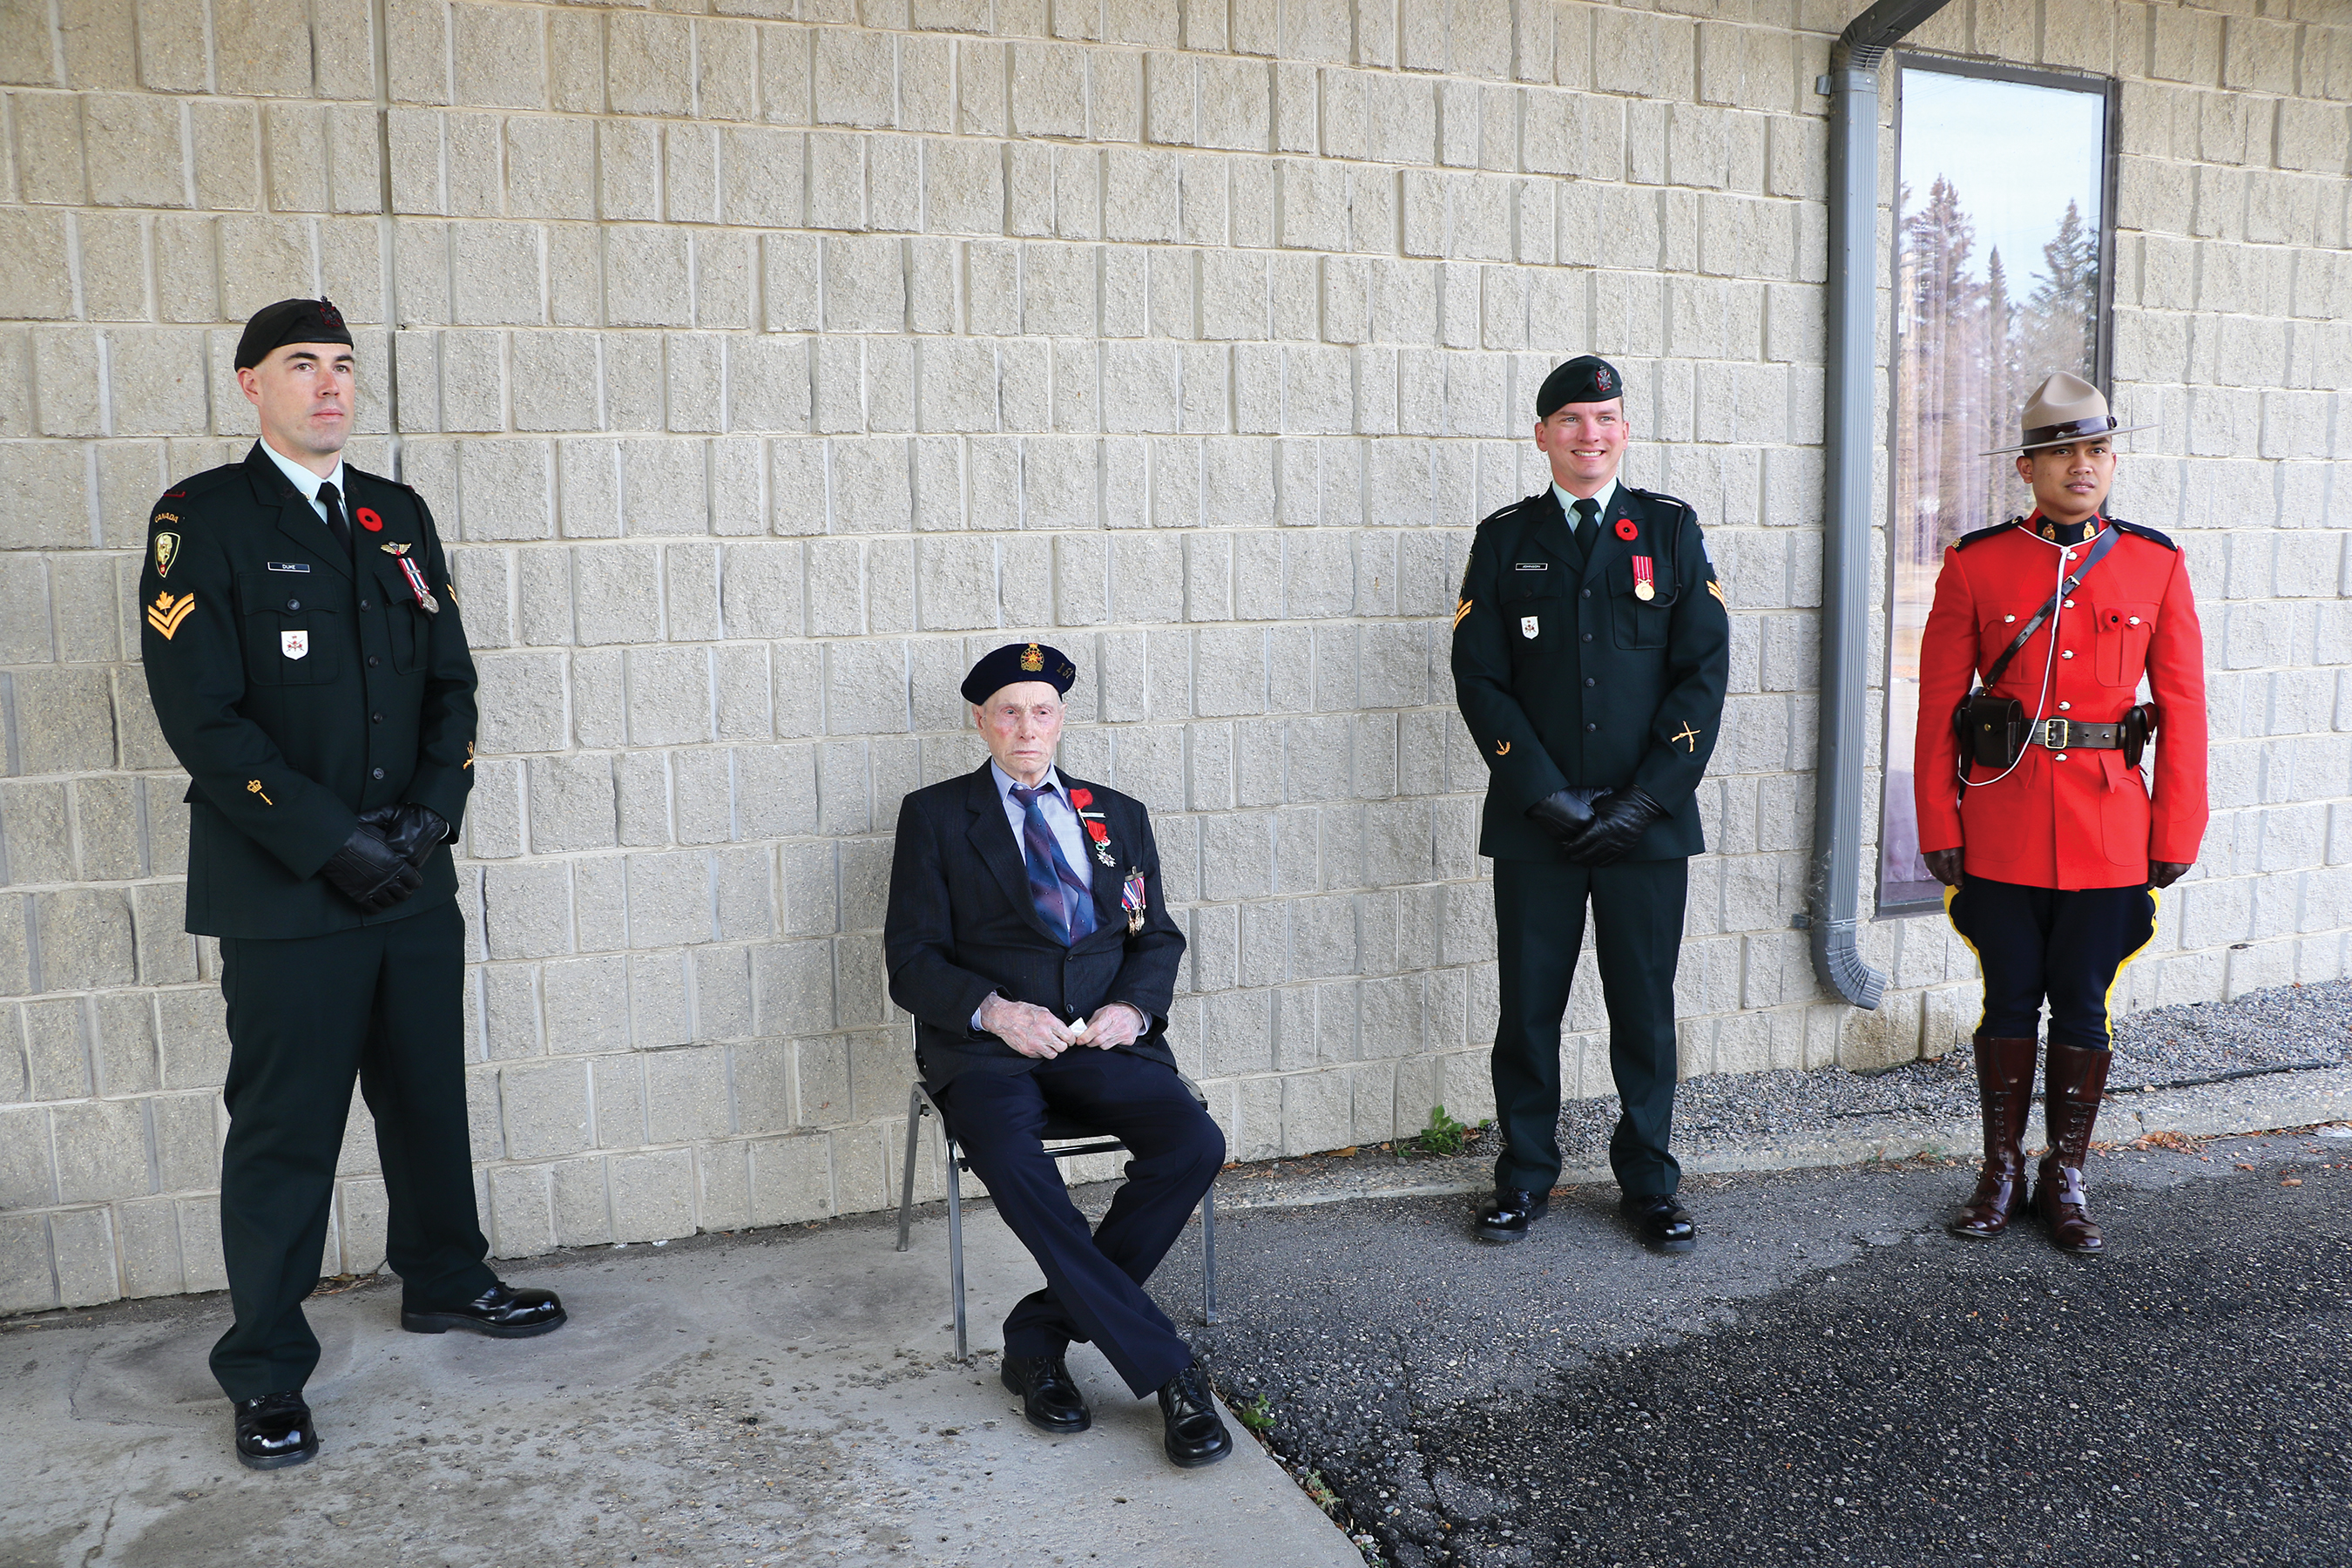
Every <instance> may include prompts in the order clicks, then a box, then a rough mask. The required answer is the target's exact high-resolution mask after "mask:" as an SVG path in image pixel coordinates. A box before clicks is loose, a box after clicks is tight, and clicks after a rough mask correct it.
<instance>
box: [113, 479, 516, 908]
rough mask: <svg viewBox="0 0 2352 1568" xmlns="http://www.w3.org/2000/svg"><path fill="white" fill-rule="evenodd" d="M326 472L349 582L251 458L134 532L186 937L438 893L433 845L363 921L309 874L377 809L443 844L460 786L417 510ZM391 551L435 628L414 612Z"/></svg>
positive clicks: (280, 487)
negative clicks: (418, 867) (427, 830)
mask: <svg viewBox="0 0 2352 1568" xmlns="http://www.w3.org/2000/svg"><path fill="white" fill-rule="evenodd" d="M343 471H344V474H345V477H346V479H347V480H348V489H349V490H350V494H349V495H348V496H347V497H346V498H345V502H344V504H345V506H346V508H347V512H348V516H349V518H350V521H351V524H352V537H353V538H354V539H355V541H356V542H357V545H358V548H357V551H356V554H357V556H358V563H357V574H356V576H354V573H353V567H352V562H350V561H347V560H346V559H344V557H343V553H342V551H341V547H340V546H338V545H337V544H336V542H335V536H334V535H333V534H332V533H331V532H330V531H328V528H327V525H326V524H325V523H324V522H323V521H320V518H319V514H318V512H317V511H315V510H312V508H311V506H310V502H309V501H307V500H304V499H303V498H302V496H301V494H300V493H299V491H297V490H296V489H294V487H293V486H292V485H291V484H289V483H288V482H287V479H286V476H285V475H284V474H282V473H280V472H279V471H278V467H277V465H276V464H274V463H272V462H271V461H270V460H269V458H268V454H266V453H265V452H263V450H262V449H261V447H260V445H259V443H256V444H255V446H254V448H253V450H252V451H251V452H250V453H248V454H247V457H246V459H245V461H244V462H243V463H239V464H228V465H225V466H224V467H221V468H213V469H210V470H208V471H207V472H205V473H201V474H198V475H196V476H195V477H194V479H187V480H184V481H183V482H182V483H180V484H178V485H175V486H173V488H172V489H169V490H167V491H165V492H164V494H163V499H162V500H158V501H157V502H156V503H155V510H154V514H153V516H152V518H151V519H150V520H149V521H148V525H147V559H146V563H145V564H144V567H143V568H142V571H141V573H140V577H139V602H140V610H141V615H140V620H141V629H140V644H139V646H140V654H141V657H142V658H143V659H144V660H145V663H146V668H147V694H148V696H149V697H150V698H151V699H152V700H153V702H154V704H155V717H156V720H157V721H158V722H159V723H160V724H161V725H162V727H163V738H164V739H165V740H166V741H168V742H171V746H172V751H173V754H175V755H176V756H177V757H178V758H179V759H180V764H181V766H183V767H184V768H186V769H187V770H188V773H189V774H190V775H191V781H192V782H191V783H190V784H189V785H188V795H187V799H188V802H189V812H188V930H190V931H196V932H200V933H202V934H205V935H207V936H231V937H298V936H317V935H320V934H322V933H324V932H327V931H344V930H348V929H350V928H352V927H353V926H359V925H366V924H373V923H375V922H378V921H393V920H399V919H401V918H402V917H404V916H406V915H413V914H418V913H421V912H423V911H424V910H428V909H431V908H433V907H435V906H436V905H438V904H442V903H446V902H447V901H448V900H450V899H452V898H454V897H455V896H456V895H457V871H456V868H454V867H453V866H452V864H451V862H450V857H449V847H448V846H447V845H446V843H445V844H443V845H441V846H439V847H436V849H435V850H434V851H433V853H432V855H431V857H430V858H427V859H426V861H425V865H424V867H423V872H424V876H425V886H424V887H423V888H422V889H419V890H418V891H417V892H416V893H415V894H414V895H412V896H411V897H410V898H408V899H407V900H404V902H402V903H399V904H397V905H394V907H393V908H392V909H391V910H387V911H385V912H384V913H383V914H380V915H375V916H366V915H362V914H361V913H360V910H359V906H358V905H356V904H354V903H352V901H351V900H349V899H346V898H344V897H343V896H342V894H341V893H339V892H337V891H336V890H335V889H333V888H332V887H331V886H330V885H329V884H328V883H327V881H326V880H325V879H323V878H321V877H320V876H319V874H318V872H319V868H320V867H321V866H323V865H325V864H326V863H327V860H328V858H330V857H331V856H332V855H333V854H334V853H335V851H336V850H338V849H340V848H341V847H342V846H343V841H344V840H345V839H347V838H349V837H351V835H352V828H353V827H354V826H356V825H357V822H358V816H359V814H360V813H361V812H362V811H367V810H372V809H373V808H374V807H376V806H379V805H397V804H399V803H401V802H403V801H415V802H416V803H418V804H419V805H426V806H430V807H431V808H432V809H433V810H434V811H436V812H437V813H439V814H440V815H441V816H442V817H443V819H444V820H446V822H447V823H448V824H449V828H450V831H451V833H452V834H453V835H454V834H455V833H456V831H457V825H458V823H459V822H460V821H462V820H463V818H464V816H465V811H466V793H467V791H468V790H470V789H471V788H472V787H473V784H474V773H473V768H474V684H475V679H474V657H473V655H472V653H471V652H469V651H468V650H467V647H466V630H465V627H464V626H462V625H461V624H460V623H459V620H458V612H457V596H456V595H453V594H451V593H450V592H449V586H448V585H449V564H448V561H447V558H446V556H445V555H444V554H443V553H442V550H441V541H440V538H439V536H438V535H436V533H435V532H434V530H433V514H432V513H431V512H430V511H428V510H426V509H425V501H424V499H423V498H422V497H420V496H418V495H417V493H416V492H415V490H412V489H409V488H408V487H407V486H405V485H403V484H399V483H397V482H395V481H394V480H392V479H379V478H378V477H377V476H375V475H373V474H364V473H362V472H360V471H359V470H358V469H357V468H351V467H349V466H348V465H347V466H346V467H345V468H344V470H343ZM371 523H373V525H374V526H373V527H372V526H370V524H371ZM394 544H405V545H406V546H408V549H407V551H406V552H405V553H406V555H407V556H408V558H409V559H411V560H415V561H416V562H418V563H419V565H420V567H421V568H422V570H423V572H424V574H425V582H426V583H427V584H429V585H430V588H431V591H432V594H433V596H434V598H435V600H436V602H437V603H438V604H439V605H440V613H439V614H437V615H428V614H426V613H425V611H424V610H423V609H422V608H420V607H419V606H418V605H417V603H416V599H415V594H414V592H413V591H412V590H411V588H410V587H409V584H408V582H407V579H406V577H405V575H404V574H403V572H402V570H401V566H400V558H399V556H397V555H394V553H392V552H390V551H388V550H387V549H385V548H384V547H385V546H387V545H394Z"/></svg>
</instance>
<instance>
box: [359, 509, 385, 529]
mask: <svg viewBox="0 0 2352 1568" xmlns="http://www.w3.org/2000/svg"><path fill="white" fill-rule="evenodd" d="M354 515H355V516H357V517H358V518H359V520H360V526H361V527H362V528H364V529H366V530H367V531H369V532H370V533H382V532H383V518H381V517H379V516H377V515H376V510H375V508H373V507H372V506H363V507H362V508H360V510H358V512H357V513H355V514H354Z"/></svg>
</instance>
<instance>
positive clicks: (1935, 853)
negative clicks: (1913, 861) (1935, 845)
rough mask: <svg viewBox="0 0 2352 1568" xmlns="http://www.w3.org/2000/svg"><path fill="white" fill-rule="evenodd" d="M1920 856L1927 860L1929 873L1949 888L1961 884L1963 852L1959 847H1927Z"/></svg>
mask: <svg viewBox="0 0 2352 1568" xmlns="http://www.w3.org/2000/svg"><path fill="white" fill-rule="evenodd" d="M1919 858H1920V859H1922V860H1925V861H1926V862H1927V875H1929V876H1930V877H1933V878H1935V879H1936V880H1937V881H1938V882H1941V883H1943V884H1944V886H1946V887H1947V888H1957V887H1958V886H1959V885H1960V861H1961V858H1962V857H1961V853H1960V851H1959V850H1958V849H1925V850H1922V851H1920V854H1919Z"/></svg>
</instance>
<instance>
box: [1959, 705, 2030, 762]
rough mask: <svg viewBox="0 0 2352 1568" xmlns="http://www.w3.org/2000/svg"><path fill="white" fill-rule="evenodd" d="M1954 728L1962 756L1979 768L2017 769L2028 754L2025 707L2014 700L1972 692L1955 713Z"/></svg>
mask: <svg viewBox="0 0 2352 1568" xmlns="http://www.w3.org/2000/svg"><path fill="white" fill-rule="evenodd" d="M1952 725H1953V729H1954V731H1956V733H1957V735H1958V740H1959V743H1960V754H1961V755H1962V756H1964V757H1969V758H1972V759H1973V760H1974V761H1975V762H1976V763H1977V764H1978V765H1979V767H1987V768H2009V767H2014V766H2016V765H2017V759H2018V758H2019V757H2021V756H2023V755H2024V754H2025V737H2026V730H2027V724H2026V719H2025V704H2024V703H2022V702H2020V701H2019V700H2017V699H2016V698H2014V697H1994V696H1992V695H1990V693H1988V692H1986V691H1983V690H1981V689H1979V690H1976V691H1971V692H1969V694H1968V696H1966V697H1965V698H1962V699H1961V700H1960V705H1959V707H1958V708H1957V709H1955V710H1953V712H1952Z"/></svg>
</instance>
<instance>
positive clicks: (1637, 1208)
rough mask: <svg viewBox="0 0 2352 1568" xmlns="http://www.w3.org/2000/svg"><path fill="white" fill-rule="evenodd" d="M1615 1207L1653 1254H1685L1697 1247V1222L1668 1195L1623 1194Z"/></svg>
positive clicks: (1673, 1197) (1673, 1196) (1672, 1196)
mask: <svg viewBox="0 0 2352 1568" xmlns="http://www.w3.org/2000/svg"><path fill="white" fill-rule="evenodd" d="M1617 1207H1618V1210H1619V1212H1621V1213H1622V1214H1623V1215H1624V1216H1625V1217H1626V1218H1627V1219H1629V1220H1631V1221H1633V1230H1634V1232H1635V1234H1637V1235H1638V1236H1640V1237H1641V1238H1642V1245H1643V1246H1644V1247H1648V1248H1649V1249H1650V1250H1651V1251H1653V1252H1688V1251H1690V1250H1691V1249H1692V1248H1694V1247H1697V1246H1698V1225H1697V1222H1696V1221H1695V1220H1693V1219H1692V1218H1691V1216H1690V1211H1689V1210H1688V1209H1686V1208H1685V1207H1683V1205H1682V1204H1681V1203H1680V1202H1679V1201H1678V1200H1677V1199H1676V1198H1675V1195H1674V1194H1672V1193H1646V1194H1636V1193H1627V1194H1625V1195H1624V1196H1623V1197H1622V1198H1619V1199H1618V1200H1617Z"/></svg>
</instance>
